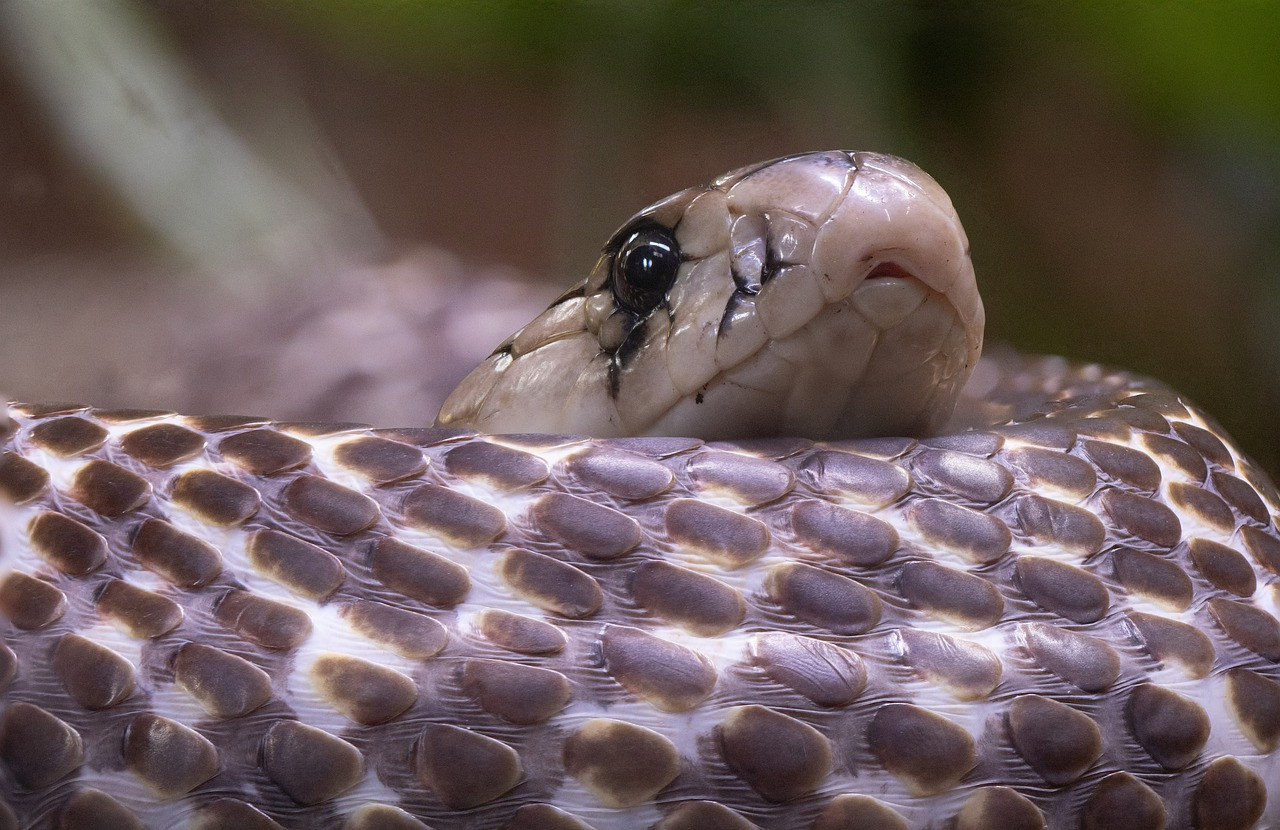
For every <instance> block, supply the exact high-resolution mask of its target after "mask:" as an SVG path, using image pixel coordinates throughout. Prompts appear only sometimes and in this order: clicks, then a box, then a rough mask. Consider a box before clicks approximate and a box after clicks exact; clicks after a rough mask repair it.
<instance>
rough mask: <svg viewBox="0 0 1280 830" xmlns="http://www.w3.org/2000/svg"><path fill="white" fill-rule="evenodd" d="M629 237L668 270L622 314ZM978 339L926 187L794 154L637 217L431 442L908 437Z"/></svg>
mask: <svg viewBox="0 0 1280 830" xmlns="http://www.w3.org/2000/svg"><path fill="white" fill-rule="evenodd" d="M641 226H644V227H654V228H666V229H669V232H670V238H671V239H673V240H674V242H675V243H676V244H678V247H679V254H680V264H679V268H678V271H677V272H676V276H675V280H674V283H673V284H672V285H671V287H670V288H669V289H668V290H667V291H666V292H665V293H664V294H663V295H662V296H661V297H660V298H658V299H657V302H656V303H655V304H654V305H653V306H652V307H646V308H641V309H638V308H636V307H634V304H633V303H624V302H622V301H620V300H619V299H618V296H617V290H618V287H617V286H615V285H613V279H614V274H615V270H614V260H615V257H616V256H617V255H618V251H619V249H620V248H621V247H622V245H623V241H624V240H626V239H628V238H631V235H632V234H633V233H634V229H635V228H638V227H641ZM982 325H983V310H982V303H981V300H980V299H979V298H978V293H977V288H976V284H975V282H974V276H973V269H972V265H971V264H970V262H969V257H968V243H967V240H966V239H965V235H964V231H963V229H962V228H961V226H960V223H959V220H958V219H957V218H956V216H955V213H954V210H953V209H952V207H951V203H950V200H949V199H948V198H947V196H946V194H945V193H944V192H943V191H942V189H941V188H940V187H939V186H938V185H937V184H936V183H935V182H934V181H933V180H932V179H931V178H929V177H928V176H927V175H926V174H925V173H923V172H922V171H920V170H919V169H918V168H916V167H915V166H914V165H911V164H909V163H908V162H905V161H902V160H899V159H895V158H893V157H890V156H883V155H878V154H871V153H848V152H843V151H834V152H825V153H807V154H801V155H797V156H790V157H787V158H784V159H779V160H776V161H774V162H770V163H766V164H764V165H756V166H753V167H750V168H743V169H742V170H739V171H734V172H733V173H729V174H726V175H724V176H721V177H720V178H718V179H716V180H715V181H714V182H713V183H712V184H711V185H709V186H706V187H696V188H690V189H688V190H685V191H681V192H680V193H677V194H675V195H673V196H670V197H668V198H667V199H664V200H662V201H661V202H658V203H657V204H655V205H654V206H652V207H650V208H648V209H646V210H645V211H642V212H641V213H639V214H637V216H636V217H634V218H633V219H632V220H631V221H629V222H628V223H627V224H626V225H625V226H624V227H623V230H622V231H619V233H618V234H617V235H616V236H615V237H614V240H613V241H611V242H610V244H609V245H608V246H606V248H605V251H604V254H603V256H602V257H601V259H600V261H599V263H598V264H597V265H596V267H595V268H594V269H593V271H592V273H591V274H590V275H589V276H588V277H587V279H586V280H584V281H583V283H582V284H581V286H580V288H579V289H575V290H573V291H571V292H569V293H568V294H566V295H565V297H562V298H561V300H559V301H557V303H555V304H553V305H552V306H551V308H549V309H548V311H547V312H546V313H544V314H543V315H542V316H541V317H539V318H538V319H537V320H535V321H533V322H532V323H530V324H529V326H527V327H526V328H525V329H523V330H522V331H521V332H519V333H518V334H517V335H515V336H514V337H513V338H512V339H511V340H510V341H508V343H507V344H506V345H505V347H504V349H503V350H500V352H498V353H495V355H494V356H493V357H491V358H490V360H489V361H487V362H486V363H485V364H483V365H482V366H481V367H480V368H478V369H477V370H476V371H475V372H473V373H472V375H471V376H469V377H468V378H467V379H466V380H464V381H463V383H462V385H460V386H459V388H458V389H457V390H455V392H454V393H453V394H452V395H451V396H450V397H449V399H448V400H447V401H446V402H445V405H444V407H443V408H442V409H441V413H440V417H439V422H440V423H441V424H450V425H458V426H469V427H474V428H476V429H481V430H484V431H488V432H528V431H545V432H564V433H575V434H588V435H595V436H599V437H608V436H615V435H642V434H650V435H697V436H700V437H704V438H740V437H752V436H760V435H775V434H793V435H804V436H808V437H813V438H831V437H856V436H861V435H871V434H888V433H895V434H904V433H909V434H921V433H926V432H929V431H931V430H933V429H936V428H938V427H940V426H941V425H942V424H943V423H944V422H945V421H946V419H947V418H948V417H949V415H950V413H951V411H952V409H953V408H954V404H955V400H956V397H957V396H958V394H959V391H960V388H961V387H962V386H963V385H964V381H965V380H966V379H967V377H968V374H969V372H970V370H971V369H972V367H973V365H974V364H975V363H976V362H977V357H978V354H979V352H980V350H981V344H982ZM517 401H518V402H519V406H518V407H517V406H516V402H517Z"/></svg>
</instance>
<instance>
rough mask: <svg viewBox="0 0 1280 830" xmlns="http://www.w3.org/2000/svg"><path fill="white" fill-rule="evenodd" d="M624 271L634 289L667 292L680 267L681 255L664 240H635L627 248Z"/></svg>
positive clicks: (623, 265)
mask: <svg viewBox="0 0 1280 830" xmlns="http://www.w3.org/2000/svg"><path fill="white" fill-rule="evenodd" d="M627 247H628V250H627V253H626V258H625V260H624V261H623V264H622V271H623V274H624V276H625V277H626V279H627V282H629V283H631V285H632V287H633V288H637V289H640V290H641V291H665V290H666V288H667V285H668V284H669V283H670V281H671V278H672V277H673V276H674V275H675V271H676V269H677V268H679V267H680V255H679V254H677V253H676V252H675V249H674V248H672V246H671V245H670V243H668V242H666V241H665V240H662V239H652V238H650V239H644V238H640V239H635V240H633V241H632V243H631V244H630V245H629V246H627Z"/></svg>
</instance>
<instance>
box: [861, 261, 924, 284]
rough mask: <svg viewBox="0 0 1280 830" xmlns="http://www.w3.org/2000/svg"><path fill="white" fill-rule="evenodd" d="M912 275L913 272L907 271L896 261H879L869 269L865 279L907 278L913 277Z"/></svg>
mask: <svg viewBox="0 0 1280 830" xmlns="http://www.w3.org/2000/svg"><path fill="white" fill-rule="evenodd" d="M914 276H915V275H914V274H912V273H911V272H910V271H908V270H907V269H906V268H903V267H902V266H901V265H899V264H898V263H896V262H881V263H880V264H878V265H876V267H875V268H872V269H871V273H869V274H867V279H869V280H874V279H879V278H891V279H908V278H913V277H914Z"/></svg>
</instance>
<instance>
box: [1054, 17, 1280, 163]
mask: <svg viewBox="0 0 1280 830" xmlns="http://www.w3.org/2000/svg"><path fill="white" fill-rule="evenodd" d="M1060 11H1061V12H1062V13H1063V15H1064V17H1066V18H1067V19H1068V20H1070V21H1072V22H1073V23H1075V24H1076V25H1078V26H1080V27H1081V28H1082V29H1083V30H1084V32H1085V33H1086V34H1087V35H1088V37H1089V38H1090V39H1091V40H1092V41H1093V42H1094V44H1095V45H1096V48H1097V50H1098V53H1099V55H1100V57H1102V58H1103V59H1104V61H1105V66H1106V67H1107V72H1108V75H1110V76H1111V77H1112V78H1113V79H1114V80H1115V81H1116V82H1117V83H1118V84H1120V85H1122V86H1123V87H1124V88H1125V89H1126V90H1127V91H1128V92H1129V93H1130V95H1131V98H1132V100H1134V101H1136V102H1139V103H1140V104H1141V105H1142V106H1144V107H1145V108H1146V109H1147V110H1148V111H1149V112H1151V113H1152V114H1153V115H1155V116H1157V117H1159V118H1160V119H1162V120H1163V121H1165V122H1166V123H1167V124H1169V125H1170V126H1172V127H1173V128H1175V129H1176V128H1178V126H1179V125H1182V126H1185V125H1187V124H1188V123H1190V124H1194V125H1196V126H1199V127H1202V128H1206V129H1216V130H1231V131H1239V132H1240V133H1242V134H1243V135H1244V136H1245V137H1250V138H1254V139H1256V140H1259V141H1265V142H1272V144H1273V148H1274V142H1276V141H1280V4H1277V3H1276V2H1275V1H1274V0H1225V2H1213V1H1212V0H1172V2H1149V1H1147V2H1120V3H1113V2H1104V3H1088V2H1086V3H1064V4H1063V7H1062V9H1061V10H1060Z"/></svg>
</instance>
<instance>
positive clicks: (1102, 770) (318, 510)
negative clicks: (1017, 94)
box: [0, 151, 1280, 830]
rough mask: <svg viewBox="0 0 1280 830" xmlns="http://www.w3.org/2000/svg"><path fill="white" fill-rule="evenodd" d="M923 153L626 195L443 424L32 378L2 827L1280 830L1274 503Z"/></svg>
mask: <svg viewBox="0 0 1280 830" xmlns="http://www.w3.org/2000/svg"><path fill="white" fill-rule="evenodd" d="M983 324H984V312H983V306H982V301H981V298H980V297H979V294H978V290H977V287H976V282H975V278H974V270H973V266H972V262H971V258H970V255H969V245H968V241H967V239H966V236H965V233H964V230H963V228H962V226H961V224H960V221H959V219H958V218H957V215H956V213H955V210H954V208H953V206H952V204H951V201H950V199H949V197H948V196H947V194H946V193H945V192H944V191H943V189H942V188H941V187H940V186H939V185H938V184H937V183H936V182H935V181H934V180H933V179H932V178H930V177H929V176H928V175H927V174H926V173H924V172H923V171H921V170H920V169H919V168H917V167H915V166H914V165H912V164H910V163H909V162H906V161H903V160H901V159H897V158H894V157H892V156H887V155H882V154H877V153H867V152H846V151H833V152H816V153H804V154H799V155H795V156H789V157H786V158H783V159H777V160H774V161H770V162H766V163H762V164H757V165H752V166H750V167H746V168H742V169H739V170H736V171H734V172H731V173H728V174H725V175H723V176H721V177H719V178H716V179H714V180H712V181H711V182H709V183H707V184H705V185H702V186H698V187H694V188H691V189H689V190H685V191H682V192H680V193H677V194H676V195H674V196H671V197H669V198H667V199H665V200H663V201H660V202H658V203H656V204H654V205H653V206H651V207H649V208H646V209H645V210H643V211H641V212H640V213H639V214H637V215H636V216H635V217H634V218H632V219H631V220H629V221H628V222H627V223H626V224H625V225H624V226H623V227H622V229H621V230H619V231H618V233H617V234H615V235H614V237H613V238H612V239H611V240H610V241H609V242H608V243H607V244H606V246H605V248H604V251H603V254H602V255H601V257H600V259H599V261H598V264H597V265H596V266H595V267H594V269H592V270H591V272H590V273H589V274H588V275H587V277H586V278H585V279H584V280H583V281H582V283H581V284H579V285H578V286H576V287H575V288H572V289H570V290H569V291H567V292H566V293H565V294H563V295H562V296H561V297H560V298H559V299H557V300H556V301H555V302H553V303H552V304H551V306H550V307H549V308H548V309H547V311H546V312H545V313H543V314H542V315H540V316H539V317H537V318H536V319H534V320H533V321H532V322H530V323H529V324H528V325H527V326H526V327H525V328H523V329H522V330H521V331H519V332H518V333H516V334H515V335H513V336H512V337H511V338H510V339H508V340H507V341H506V342H504V343H503V344H501V345H500V346H499V347H498V348H497V349H496V350H495V351H494V352H493V354H492V355H491V356H490V357H488V358H487V359H486V360H485V361H484V362H483V363H482V364H481V365H480V366H479V367H477V368H476V369H475V371H474V372H472V374H471V375H469V376H468V377H467V378H466V379H465V380H464V381H463V382H462V383H461V384H460V385H459V387H458V388H457V390H456V391H455V392H454V393H453V394H452V395H451V396H449V398H448V399H447V400H446V401H445V404H444V406H443V407H442V409H441V411H440V414H439V417H438V419H437V422H436V424H435V425H434V426H430V427H414V428H399V429H396V428H377V429H375V428H372V427H369V426H367V425H362V424H342V423H338V424H320V423H306V422H283V421H273V420H271V419H267V418H256V417H248V416H244V417H241V416H187V415H179V414H175V413H173V412H168V411H158V410H144V409H132V410H122V409H102V408H92V407H89V406H83V405H78V404H29V403H20V402H10V403H8V404H7V406H6V407H5V408H4V409H3V410H0V412H3V417H2V418H0V443H2V446H0V632H2V633H3V641H2V642H3V644H2V645H0V690H2V691H0V694H2V696H3V701H2V703H3V710H2V711H0V797H2V798H0V801H2V803H0V827H3V828H10V827H36V828H106V827H111V828H140V827H166V828H167V827H184V828H195V829H196V830H209V829H211V828H280V827H287V828H303V827H307V828H310V827H316V828H350V830H367V829H369V828H406V829H407V828H419V830H421V828H424V827H429V828H436V829H437V830H445V828H494V830H497V828H502V830H532V829H533V828H542V829H543V830H583V829H584V828H597V830H607V828H657V829H658V830H749V828H752V827H757V828H804V830H810V828H812V830H838V829H839V828H874V829H875V830H903V829H904V828H932V829H934V830H980V828H994V827H998V828H1001V830H1022V828H1055V829H1056V828H1086V829H1087V830H1099V829H1101V828H1125V830H1133V828H1152V829H1153V830H1154V829H1155V828H1198V830H1234V829H1235V828H1277V827H1280V795H1278V794H1280V751H1278V747H1280V620H1278V619H1277V614H1278V611H1280V607H1278V603H1280V532H1278V531H1277V525H1276V521H1277V520H1276V515H1277V510H1278V509H1280V497H1278V496H1277V492H1276V489H1275V487H1274V486H1273V484H1272V483H1271V482H1270V481H1269V479H1268V478H1267V476H1266V474H1265V473H1264V472H1262V471H1261V470H1260V469H1259V468H1258V466H1257V465H1255V464H1254V463H1253V462H1251V461H1250V460H1249V459H1248V458H1247V457H1246V456H1245V455H1244V454H1243V453H1242V452H1241V450H1240V449H1239V448H1238V446H1237V445H1236V444H1235V443H1234V442H1233V441H1232V439H1231V438H1230V437H1229V436H1227V435H1226V434H1225V433H1224V432H1223V430H1222V429H1221V427H1219V426H1218V425H1217V424H1216V422H1215V421H1214V420H1213V419H1212V418H1211V417H1210V416H1209V415H1208V414H1206V413H1205V412H1204V411H1202V410H1201V409H1199V408H1198V407H1197V406H1195V405H1194V404H1193V403H1192V402H1190V401H1188V400H1187V399H1186V398H1185V397H1183V396H1182V395H1180V394H1178V393H1177V392H1175V391H1173V390H1172V389H1170V388H1169V387H1167V386H1165V385H1164V384H1162V383H1160V382H1159V381H1156V380H1153V379H1150V378H1146V377H1143V376H1141V375H1137V374H1133V373H1129V372H1125V371H1120V370H1116V369H1111V368H1108V367H1104V366H1100V365H1096V364H1080V363H1072V362H1069V361H1067V360H1064V359H1062V358H1056V357H1039V356H1026V355H1022V354H1019V353H1017V352H1014V351H1012V350H1006V351H1004V352H999V351H994V352H993V351H992V350H989V353H988V354H987V355H984V356H981V357H980V354H981V351H982V339H983Z"/></svg>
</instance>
